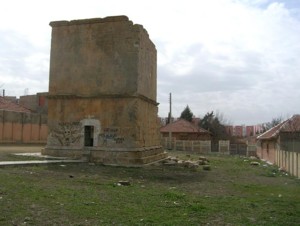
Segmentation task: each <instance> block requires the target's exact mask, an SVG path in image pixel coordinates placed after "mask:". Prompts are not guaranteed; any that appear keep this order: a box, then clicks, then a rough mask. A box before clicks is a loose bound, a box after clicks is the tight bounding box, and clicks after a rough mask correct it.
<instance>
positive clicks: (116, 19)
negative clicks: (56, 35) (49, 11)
mask: <svg viewBox="0 0 300 226" xmlns="http://www.w3.org/2000/svg"><path fill="white" fill-rule="evenodd" d="M120 21H129V19H128V17H127V16H109V17H105V18H91V19H81V20H70V21H67V20H60V21H51V22H50V24H49V25H50V26H51V27H60V26H70V25H80V24H94V23H106V22H120ZM130 22H131V21H130ZM131 23H132V22H131Z"/></svg>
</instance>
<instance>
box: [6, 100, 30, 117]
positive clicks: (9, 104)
mask: <svg viewBox="0 0 300 226" xmlns="http://www.w3.org/2000/svg"><path fill="white" fill-rule="evenodd" d="M0 110H4V111H13V112H23V113H31V110H29V109H28V108H25V107H23V106H21V105H19V104H16V103H14V102H12V101H10V100H9V99H6V98H5V97H1V96H0Z"/></svg>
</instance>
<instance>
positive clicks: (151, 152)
mask: <svg viewBox="0 0 300 226" xmlns="http://www.w3.org/2000/svg"><path fill="white" fill-rule="evenodd" d="M50 26H51V27H52V40H51V57H50V81H49V95H48V127H49V134H48V140H47V145H46V147H45V149H44V150H43V151H42V153H43V154H47V155H52V156H67V157H72V158H83V157H86V158H88V159H89V161H92V162H101V163H104V164H112V165H143V164H148V163H151V162H155V161H158V160H161V159H164V158H166V153H165V152H164V151H163V149H162V147H161V145H160V134H159V126H158V121H157V113H158V107H157V106H158V103H157V102H156V92H157V91H156V87H157V75H156V71H157V68H156V56H157V53H156V48H155V45H154V44H153V43H152V42H151V40H150V39H149V35H148V33H147V31H146V30H145V29H144V28H143V26H141V25H137V24H133V23H132V21H130V20H129V19H128V18H127V17H126V16H116V17H106V18H102V19H101V18H96V19H85V20H73V21H55V22H51V23H50Z"/></svg>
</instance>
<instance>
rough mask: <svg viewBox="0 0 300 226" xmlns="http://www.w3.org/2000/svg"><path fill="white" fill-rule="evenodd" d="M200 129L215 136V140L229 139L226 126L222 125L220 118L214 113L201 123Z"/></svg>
mask: <svg viewBox="0 0 300 226" xmlns="http://www.w3.org/2000/svg"><path fill="white" fill-rule="evenodd" d="M199 127H201V128H203V129H206V130H208V131H209V132H211V134H212V136H213V140H222V139H228V138H229V135H228V134H227V133H226V129H225V126H224V125H223V124H222V123H221V120H220V119H219V117H218V116H216V115H214V112H213V111H212V112H208V113H206V115H205V116H204V117H203V119H201V120H200V122H199Z"/></svg>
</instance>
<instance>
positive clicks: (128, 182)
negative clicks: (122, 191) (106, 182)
mask: <svg viewBox="0 0 300 226" xmlns="http://www.w3.org/2000/svg"><path fill="white" fill-rule="evenodd" d="M117 185H118V186H129V185H131V183H130V181H123V180H122V181H119V182H118V183H117Z"/></svg>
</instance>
